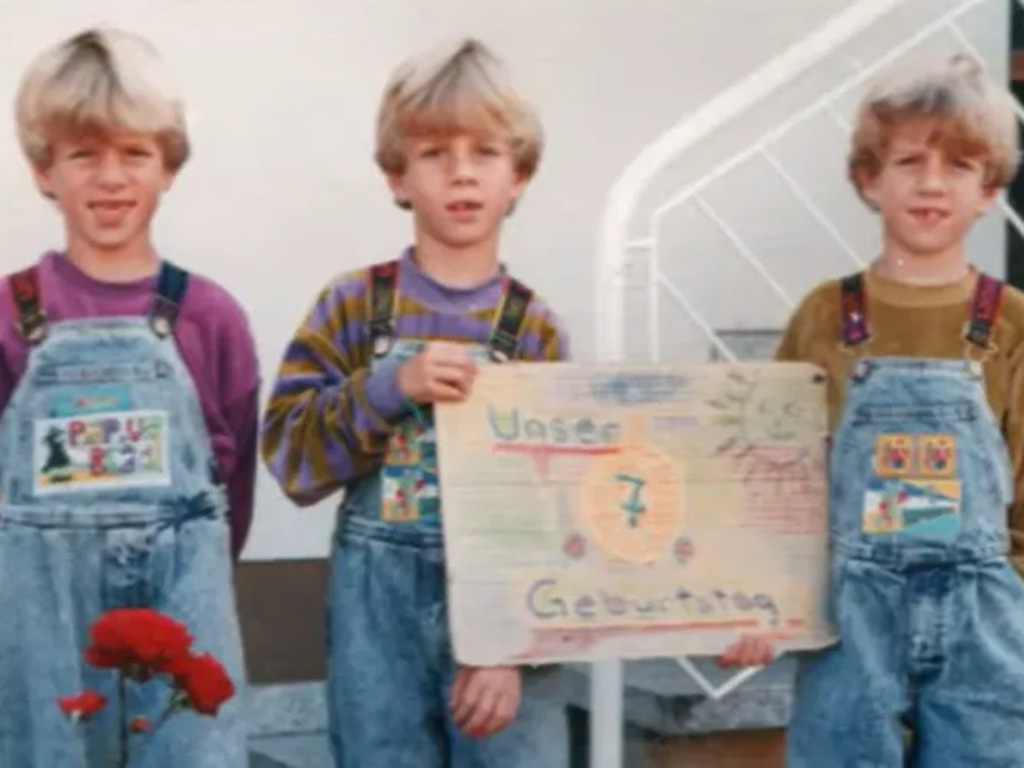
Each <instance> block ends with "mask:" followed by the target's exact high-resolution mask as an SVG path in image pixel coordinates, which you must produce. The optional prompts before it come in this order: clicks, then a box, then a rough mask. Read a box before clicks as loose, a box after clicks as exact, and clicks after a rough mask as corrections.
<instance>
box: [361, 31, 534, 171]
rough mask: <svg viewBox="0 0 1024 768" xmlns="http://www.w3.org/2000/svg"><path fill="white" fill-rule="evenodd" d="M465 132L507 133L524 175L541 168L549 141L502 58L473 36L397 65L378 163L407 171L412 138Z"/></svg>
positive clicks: (380, 125)
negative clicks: (543, 151)
mask: <svg viewBox="0 0 1024 768" xmlns="http://www.w3.org/2000/svg"><path fill="white" fill-rule="evenodd" d="M461 132H467V133H483V134H485V135H491V134H498V135H503V136H507V137H508V140H509V142H510V146H511V151H512V155H513V161H514V163H515V167H516V170H517V171H518V172H519V173H520V174H521V175H522V176H523V178H524V179H529V178H531V177H532V176H533V175H534V173H536V171H537V166H538V164H539V163H540V157H541V152H542V149H543V143H544V141H543V135H542V130H541V126H540V122H539V121H538V119H537V115H536V113H535V112H534V111H533V109H532V108H531V106H530V105H529V104H527V103H526V101H524V99H523V98H522V96H520V95H519V93H517V92H516V90H515V89H514V88H513V87H512V84H511V82H510V80H509V77H508V74H507V72H506V70H505V68H504V66H503V65H502V63H501V62H500V61H499V60H498V58H497V57H496V56H495V55H494V54H493V53H492V52H491V51H489V50H488V49H487V47H486V46H484V45H483V43H480V42H479V41H477V40H472V39H467V40H462V41H460V42H459V43H457V44H455V45H454V46H445V47H443V48H438V49H435V50H433V51H430V52H428V53H426V54H423V55H421V56H418V57H416V58H413V59H410V60H408V61H406V62H404V63H403V64H401V65H400V66H399V67H398V68H397V69H396V70H395V72H394V73H393V75H392V77H391V81H390V82H389V83H388V86H387V88H386V89H385V91H384V98H383V100H382V101H381V105H380V110H379V112H378V116H377V150H376V160H377V165H379V166H380V168H381V170H383V171H384V172H385V173H388V174H401V173H402V172H404V170H405V163H406V155H405V142H406V141H407V140H408V139H410V138H416V137H423V136H450V135H453V134H456V133H461Z"/></svg>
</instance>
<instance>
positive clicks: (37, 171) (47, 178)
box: [32, 165, 57, 200]
mask: <svg viewBox="0 0 1024 768" xmlns="http://www.w3.org/2000/svg"><path fill="white" fill-rule="evenodd" d="M32 176H33V178H34V179H35V182H36V186H37V187H38V188H39V191H40V192H41V193H42V194H43V197H48V198H50V199H51V200H55V199H56V197H57V196H56V195H55V194H54V193H53V179H52V169H51V168H49V167H47V168H40V167H39V166H35V165H33V166H32Z"/></svg>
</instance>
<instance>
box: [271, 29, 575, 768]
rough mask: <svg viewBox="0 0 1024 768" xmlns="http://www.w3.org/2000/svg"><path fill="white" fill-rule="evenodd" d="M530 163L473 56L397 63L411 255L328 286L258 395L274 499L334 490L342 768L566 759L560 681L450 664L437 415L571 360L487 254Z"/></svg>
mask: <svg viewBox="0 0 1024 768" xmlns="http://www.w3.org/2000/svg"><path fill="white" fill-rule="evenodd" d="M540 150H541V136H540V128H539V126H538V124H537V122H536V118H535V116H534V114H533V112H532V110H531V109H530V108H529V107H528V106H527V105H526V104H525V103H524V102H523V101H522V99H521V98H520V97H519V96H518V95H517V94H516V92H515V91H514V90H513V89H512V87H511V85H510V84H509V83H508V80H507V78H506V75H505V72H504V71H503V69H502V67H500V65H499V64H498V63H497V61H496V60H495V59H494V58H493V57H492V56H491V54H490V53H489V52H488V51H487V50H486V49H485V48H484V47H483V46H482V45H480V44H479V43H477V42H474V41H467V42H464V43H462V44H460V45H459V46H458V47H456V48H455V49H453V50H450V51H444V52H441V53H439V54H437V55H435V56H429V57H423V58H420V59H416V60H414V61H411V62H409V63H408V64H407V65H405V66H403V67H401V68H400V69H399V70H398V72H397V73H396V75H395V78H394V80H393V82H392V83H391V85H390V86H389V88H388V89H387V91H386V93H385V95H384V100H383V104H382V108H381V112H380V117H379V121H378V132H377V162H378V164H379V165H380V167H381V169H382V170H383V171H384V173H385V175H386V176H387V178H388V181H389V183H390V185H391V189H392V191H393V193H394V195H395V198H396V201H397V202H398V203H399V205H401V206H402V207H403V208H408V209H411V211H412V214H413V218H414V222H415V240H414V243H415V244H414V247H413V248H411V249H410V250H408V251H406V252H405V253H404V254H402V255H401V257H400V258H398V259H396V260H395V261H391V262H386V263H383V264H377V265H374V266H372V267H370V268H369V269H361V270H357V271H354V272H351V273H349V274H347V275H343V276H341V277H339V278H338V279H336V280H335V281H333V282H332V283H331V284H329V285H328V286H327V287H326V288H325V289H324V291H323V292H322V293H321V294H320V296H319V298H318V300H317V302H316V306H315V307H314V308H313V310H312V312H311V313H310V314H309V316H308V317H307V318H306V320H305V322H304V323H303V324H302V326H301V327H300V328H299V330H298V332H297V333H296V335H295V337H294V339H293V340H292V342H291V344H290V345H289V347H288V349H287V350H286V352H285V356H284V361H283V363H282V365H281V369H280V374H279V376H278V380H277V382H276V384H275V387H274V390H273V392H272V394H271V397H270V402H269V404H268V408H267V416H266V421H265V424H264V429H263V453H264V456H265V459H266V462H267V465H268V466H269V467H270V470H271V472H272V473H273V474H274V476H275V477H276V478H277V480H278V482H279V483H280V484H281V486H282V488H283V489H284V490H285V492H286V493H287V494H288V495H289V496H290V497H291V498H292V499H293V500H295V501H296V502H297V503H299V504H303V505H305V504H311V503H313V502H316V501H318V500H320V499H323V498H326V497H327V496H329V495H331V494H333V493H335V492H337V491H339V490H342V489H344V491H345V498H344V501H343V502H342V506H341V509H340V511H339V514H338V529H337V536H336V542H335V545H334V547H333V551H332V563H331V571H332V574H331V595H330V600H329V606H330V611H329V612H330V618H329V622H328V633H329V645H330V656H329V660H330V664H329V680H328V701H329V705H330V731H331V738H332V745H333V747H334V755H335V762H336V764H337V766H338V767H339V768H449V767H450V768H560V767H561V766H566V765H568V735H567V725H566V713H565V708H564V702H563V701H562V700H561V698H560V690H559V680H558V671H557V669H556V670H551V669H528V670H520V669H518V668H516V667H495V668H472V667H465V666H462V665H460V664H459V663H458V662H457V661H456V660H455V659H454V658H453V656H452V649H451V643H450V638H449V636H448V617H447V602H446V598H445V566H444V541H443V536H442V530H441V519H440V518H441V514H442V507H443V501H442V500H441V499H440V498H439V493H438V492H439V488H438V478H437V453H436V452H437V447H436V445H435V441H434V430H433V426H432V422H431V418H430V413H431V412H430V406H431V404H432V403H436V402H443V401H454V400H460V399H462V398H464V397H466V395H467V394H468V393H469V391H470V389H471V387H472V385H473V377H474V373H475V371H476V366H477V364H478V362H480V360H481V359H483V358H490V359H493V360H496V361H498V362H500V361H503V360H508V359H518V360H535V361H545V360H560V359H563V358H564V357H566V355H567V354H568V348H567V341H566V338H565V334H564V333H563V331H562V329H561V324H560V323H559V321H558V320H557V318H556V317H555V315H554V314H553V313H552V312H551V310H550V309H549V308H548V306H547V305H546V304H545V303H544V302H543V301H542V300H541V299H540V298H539V297H538V296H535V295H534V294H533V293H532V291H530V289H529V288H527V287H526V286H524V285H522V284H521V283H519V282H518V281H516V280H514V279H512V278H511V277H510V276H509V275H508V274H506V272H505V270H504V268H503V267H502V266H501V263H500V262H499V259H498V240H499V233H500V229H501V223H502V221H503V220H504V219H505V217H506V216H507V215H508V214H509V212H510V211H511V210H512V208H513V206H514V205H515V202H516V200H517V199H518V197H519V196H520V195H521V194H522V192H523V190H524V189H525V187H526V184H527V183H528V181H529V180H530V178H531V177H532V175H533V173H534V171H535V170H536V167H537V163H538V161H539V158H540ZM480 512H481V514H486V513H487V510H480Z"/></svg>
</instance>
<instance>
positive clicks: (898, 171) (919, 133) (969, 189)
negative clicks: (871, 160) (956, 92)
mask: <svg viewBox="0 0 1024 768" xmlns="http://www.w3.org/2000/svg"><path fill="white" fill-rule="evenodd" d="M930 133H931V132H930V126H927V125H920V126H914V125H908V126H905V127H900V128H897V129H896V131H895V133H894V134H893V136H892V141H891V143H890V145H889V149H888V151H887V153H886V155H885V158H884V160H883V163H882V167H881V168H880V169H879V172H878V174H877V175H875V176H874V177H873V178H868V179H865V180H864V182H863V184H862V191H863V194H864V196H865V198H867V199H868V200H869V201H871V202H873V203H874V204H875V206H876V207H877V208H878V211H879V213H880V214H881V216H882V220H883V222H884V226H885V236H886V238H887V240H889V241H890V242H895V243H896V244H897V245H899V246H900V248H901V249H902V250H904V251H906V252H907V253H910V254H915V255H920V256H930V255H941V254H943V253H948V252H949V251H950V250H951V249H954V248H957V247H958V246H960V245H961V244H962V243H963V241H964V239H965V238H966V236H967V233H968V231H969V230H970V228H971V225H972V224H973V223H974V221H975V219H977V218H978V217H979V216H980V215H981V214H983V213H985V212H986V211H987V210H988V209H989V207H990V206H991V205H992V203H993V201H994V200H995V197H996V193H997V190H996V189H994V188H991V187H989V186H986V184H985V161H984V158H981V157H973V158H972V157H954V156H952V155H951V154H950V153H948V152H946V151H945V150H944V149H943V147H941V146H936V145H934V144H933V143H930V142H929V137H930Z"/></svg>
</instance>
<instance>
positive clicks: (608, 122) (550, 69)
mask: <svg viewBox="0 0 1024 768" xmlns="http://www.w3.org/2000/svg"><path fill="white" fill-rule="evenodd" d="M848 1H849V0H772V1H771V2H768V3H757V2H753V0H557V1H556V2H551V1H550V0H516V1H515V2H512V1H511V0H510V1H509V2H498V1H497V0H347V1H346V0H245V2H243V1H242V0H177V1H174V0H76V1H75V2H69V0H31V2H11V1H8V2H3V0H0V30H2V35H3V45H2V46H0V104H10V103H11V101H12V99H13V96H14V91H15V88H16V85H17V79H18V77H19V75H20V73H21V71H22V69H23V67H24V66H25V65H26V64H27V62H28V61H29V59H30V58H31V56H32V55H33V54H34V53H35V52H36V51H37V50H38V49H40V48H41V47H42V46H44V45H48V44H51V43H52V42H54V41H55V40H57V39H59V38H61V37H62V36H65V35H68V34H70V33H72V32H74V31H77V30H78V29H80V28H81V27H83V26H85V25H88V24H93V23H97V22H109V23H114V24H118V25H123V26H126V27H130V28H132V29H134V30H136V31H138V32H141V33H143V34H145V35H147V36H149V37H150V38H151V39H152V40H153V41H154V42H155V43H156V44H157V45H158V46H159V47H160V48H161V50H162V51H163V53H164V55H165V56H166V57H167V58H168V59H169V60H170V62H171V64H172V66H173V68H174V69H175V70H176V72H177V73H178V75H179V77H180V80H181V82H182V85H183V88H184V90H185V92H186V94H187V97H188V101H189V105H190V108H191V126H192V130H193V134H194V136H193V139H194V144H195V156H194V160H193V164H192V165H190V166H189V167H188V168H187V169H186V171H185V173H184V175H183V176H182V178H181V179H180V181H179V184H178V185H177V187H176V188H175V189H174V191H173V192H172V193H171V195H170V196H169V197H168V199H167V200H166V203H165V206H164V209H163V210H162V212H161V214H160V217H159V220H158V225H157V236H158V242H159V244H160V246H161V247H162V249H163V250H164V251H165V252H166V253H167V254H168V255H169V256H171V257H173V258H174V259H176V260H178V261H180V262H181V263H183V264H185V265H187V266H190V267H192V268H194V269H198V270H200V271H203V272H205V273H206V274H208V275H210V276H211V277H213V278H215V279H217V280H220V281H222V282H223V283H225V284H226V285H227V286H228V287H229V288H230V289H231V290H232V291H233V292H234V293H235V294H236V295H237V296H238V297H239V298H240V300H241V301H242V302H243V303H244V304H245V306H246V307H247V308H248V310H249V312H250V316H251V319H252V323H253V327H254V330H255V333H256V336H257V339H258V343H259V349H260V354H261V356H262V361H263V369H264V374H265V377H266V378H267V380H268V383H269V380H270V379H271V378H272V376H273V374H274V370H275V368H276V365H277V360H278V357H279V355H280V353H281V350H282V349H283V346H284V344H285V343H286V340H287V338H288V336H289V334H290V333H291V332H292V330H293V329H294V326H295V324H296V323H297V322H298V321H299V319H300V317H301V316H302V315H303V313H304V312H305V310H306V309H307V307H308V305H309V303H310V301H311V300H312V298H313V296H314V293H315V292H316V291H317V290H318V288H319V287H320V286H321V285H322V284H323V283H324V281H326V280H327V279H328V278H329V277H330V276H332V275H333V274H335V273H337V272H339V271H341V270H344V269H348V268H350V267H352V266H355V265H359V264H362V263H365V262H368V261H370V260H375V259H381V258H385V257H389V256H391V255H393V254H394V253H395V252H396V250H397V249H398V248H400V247H401V246H402V245H403V244H404V243H405V242H406V239H407V237H408V222H407V218H406V216H405V215H404V214H402V213H401V212H399V211H397V210H396V209H395V208H393V206H392V205H391V201H390V198H389V196H388V194H387V192H386V190H385V187H384V184H383V183H382V180H381V179H380V177H379V175H378V173H377V171H376V169H375V167H374V165H373V163H372V159H371V154H372V126H373V116H374V112H375V109H376V105H377V99H378V97H379V93H380V89H381V88H382V86H383V84H384V82H385V80H386V78H387V76H388V74H389V71H390V69H391V67H392V66H393V65H394V64H395V63H396V62H397V61H398V60H399V59H400V58H402V57H404V56H405V55H407V54H409V53H410V52H412V51H414V50H416V49H419V48H421V47H423V46H427V45H431V44H433V43H434V42H436V41H438V40H439V39H441V38H444V37H452V36H460V35H476V36H480V37H481V38H483V39H484V40H485V41H486V42H488V43H489V44H491V45H492V46H493V47H494V48H495V49H496V50H497V51H498V52H499V53H500V54H502V55H503V56H504V57H505V58H506V59H507V60H508V62H509V63H510V65H511V66H512V67H513V70H514V73H515V75H516V76H517V79H518V80H519V82H520V83H521V87H522V88H523V90H525V91H526V92H527V93H528V94H530V95H531V96H532V98H533V99H534V101H535V102H536V103H537V104H538V106H539V108H540V111H541V115H542V119H543V121H544V124H545V126H546V130H547V135H548V155H547V157H546V158H545V159H544V162H543V165H542V168H541V173H540V176H539V177H538V179H537V181H536V183H535V185H534V188H533V189H532V190H531V191H530V192H529V194H528V196H527V199H526V201H525V204H524V205H523V206H522V207H521V208H520V210H519V212H518V213H517V215H516V217H515V218H514V219H513V220H512V221H511V223H510V226H509V229H508V233H507V241H506V247H505V252H504V257H505V259H506V260H507V261H508V262H509V263H511V264H512V265H513V266H514V268H515V269H516V270H517V271H518V272H519V274H520V275H521V276H522V277H524V278H525V279H526V280H528V281H530V282H531V283H533V284H534V285H535V286H536V287H537V289H538V290H540V291H541V292H542V293H544V294H546V295H547V297H548V298H549V299H550V300H551V301H552V302H553V303H554V305H555V306H556V307H557V308H558V309H559V310H560V311H561V312H562V313H563V315H564V316H565V318H566V320H567V322H568V324H569V326H570V330H571V331H572V333H573V335H574V337H575V347H576V350H577V353H578V356H579V357H581V358H587V357H590V356H591V354H592V351H593V337H592V328H591V326H592V321H593V312H594V305H593V291H592V289H591V283H592V274H593V260H594V252H595V237H596V233H597V230H598V225H599V217H600V213H601V208H602V204H603V197H604V195H605V193H606V192H607V190H608V188H609V187H610V185H611V184H612V182H613V180H614V179H615V177H616V175H617V174H618V173H619V172H620V171H621V169H622V168H623V167H624V166H625V164H626V163H627V162H628V161H629V160H630V159H631V158H632V157H633V156H634V155H635V154H636V153H637V152H639V151H640V149H641V148H642V147H643V145H644V144H645V143H646V142H647V141H649V140H651V139H652V138H653V137H654V136H656V135H657V134H658V133H660V132H661V131H662V130H664V129H665V128H667V127H669V126H670V125H671V124H672V123H673V122H675V121H676V120H677V119H679V118H680V117H682V116H684V115H685V114H687V113H689V112H691V111H692V110H694V109H695V108H697V107H698V106H699V105H701V104H702V103H704V102H706V101H707V100H708V99H710V98H711V97H712V96H713V95H714V94H715V93H716V92H717V91H719V90H720V89H721V88H724V87H726V86H727V85H728V84H730V83H732V82H734V81H735V80H737V79H739V78H740V77H742V76H743V75H745V74H746V73H748V72H749V71H751V70H753V69H754V68H756V67H757V66H758V65H759V64H761V63H763V62H764V61H766V60H768V59H769V58H770V57H771V56H772V55H773V54H775V53H777V52H778V51H780V50H781V49H783V48H784V47H785V46H787V45H789V44H792V43H794V42H795V41H797V40H799V39H800V38H802V37H803V36H804V35H805V34H806V33H807V32H809V31H810V30H811V29H813V28H814V27H815V26H816V25H818V24H820V23H821V22H822V21H824V20H825V19H826V18H828V17H829V16H830V15H831V14H832V13H834V12H836V11H837V10H839V9H841V8H842V7H844V6H845V5H846V4H847V2H848ZM944 1H945V0H928V2H925V3H924V6H925V7H926V6H928V4H929V3H932V4H934V3H939V2H944ZM915 2H916V5H917V6H922V0H915ZM911 4H912V5H913V4H914V2H912V3H911ZM997 18H999V19H1001V18H1002V16H1001V15H998V17H997ZM983 26H984V25H983ZM982 42H983V45H984V46H985V48H986V50H987V51H996V52H997V53H1003V52H1005V41H1003V40H1002V39H1001V38H999V36H998V35H995V36H993V34H992V32H991V25H989V26H987V27H985V28H984V31H983V33H982ZM999 46H1002V48H1000V47H999ZM995 58H996V59H998V56H996V57H995ZM1003 58H1005V56H1004V57H1003ZM822 77H825V75H822ZM839 160H841V158H839ZM835 170H836V168H835V167H833V168H832V169H830V172H835ZM0 200H2V201H3V215H2V216H0V268H2V269H3V270H4V271H7V270H9V269H12V268H14V267H15V266H18V265H21V264H23V263H25V262H27V261H29V260H31V259H33V258H34V257H35V256H36V255H37V254H38V252H39V251H41V250H42V249H43V248H46V247H48V246H52V245H55V244H59V239H58V238H59V227H58V222H57V220H56V217H55V216H54V214H53V213H52V211H51V210H50V208H49V206H48V205H47V204H45V203H44V202H43V201H42V200H41V199H40V198H38V196H37V195H36V194H35V193H34V190H33V189H32V187H31V185H30V181H29V176H28V174H27V172H26V171H25V169H24V166H23V163H22V160H21V158H20V156H19V155H18V152H17V148H16V143H15V139H14V132H13V128H12V126H11V125H10V124H9V123H8V124H5V125H2V126H0ZM702 247H703V246H702ZM688 252H692V248H691V249H690V250H689V251H688ZM789 254H790V255H789V256H788V257H787V258H791V259H793V260H794V262H795V263H804V262H805V261H807V260H813V259H814V258H815V255H814V254H807V253H801V252H798V251H795V250H790V251H789ZM715 268H716V269H717V265H715ZM698 271H699V272H701V273H702V274H713V271H712V270H709V269H708V267H707V266H706V264H702V265H701V266H700V267H699V270H698ZM712 283H714V280H712ZM721 296H724V298H721ZM721 296H720V298H719V300H718V302H717V303H718V305H719V306H721V307H725V308H726V312H725V314H724V315H723V316H722V317H721V318H717V319H720V320H722V321H723V322H732V323H733V324H736V323H745V324H753V325H758V324H763V323H764V322H769V321H770V320H771V319H772V318H776V319H777V316H778V315H779V314H780V313H779V310H778V309H777V308H775V309H770V310H763V311H761V310H750V311H749V312H748V304H749V302H746V301H744V300H743V299H742V298H738V297H735V296H733V297H732V298H731V299H730V294H729V292H728V291H726V292H725V293H724V294H722V295H721ZM730 312H731V313H732V314H733V315H734V316H733V317H729V316H728V315H729V314H730ZM758 312H760V315H758ZM747 315H749V316H747ZM765 318H768V320H765ZM258 492H259V503H258V508H257V515H256V523H255V527H254V531H253V536H252V539H251V543H250V545H249V547H248V549H247V551H246V557H247V558H249V559H266V558H278V557H304V556H320V555H322V554H324V553H325V552H326V551H327V542H328V536H329V531H330V528H331V523H332V510H331V505H330V504H325V505H324V506H322V507H320V508H318V509H316V510H304V511H298V510H295V509H293V508H292V507H291V506H290V505H289V504H287V503H286V502H284V501H283V500H282V499H281V497H280V496H279V494H278V493H277V492H276V489H275V488H274V487H273V485H272V483H271V482H270V481H269V479H268V478H267V477H266V476H263V477H261V480H260V487H259V491H258Z"/></svg>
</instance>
